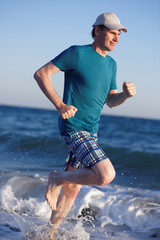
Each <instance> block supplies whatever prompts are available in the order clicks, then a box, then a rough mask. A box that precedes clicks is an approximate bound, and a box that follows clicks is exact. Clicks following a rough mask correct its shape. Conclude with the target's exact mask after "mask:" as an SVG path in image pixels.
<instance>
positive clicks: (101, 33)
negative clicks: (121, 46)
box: [96, 27, 121, 51]
mask: <svg viewBox="0 0 160 240" xmlns="http://www.w3.org/2000/svg"><path fill="white" fill-rule="evenodd" d="M120 34H121V31H120V30H110V29H108V28H104V29H103V30H101V29H99V27H97V29H96V40H97V41H98V44H99V46H100V48H101V50H103V51H113V50H114V48H115V46H116V44H117V43H118V41H119V35H120Z"/></svg>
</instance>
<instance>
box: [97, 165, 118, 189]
mask: <svg viewBox="0 0 160 240" xmlns="http://www.w3.org/2000/svg"><path fill="white" fill-rule="evenodd" d="M115 176H116V172H115V170H114V168H113V169H111V170H109V171H107V172H106V174H103V175H101V174H100V175H99V176H98V177H97V182H98V184H97V185H99V186H104V185H107V184H109V183H110V182H112V181H113V180H114V178H115Z"/></svg>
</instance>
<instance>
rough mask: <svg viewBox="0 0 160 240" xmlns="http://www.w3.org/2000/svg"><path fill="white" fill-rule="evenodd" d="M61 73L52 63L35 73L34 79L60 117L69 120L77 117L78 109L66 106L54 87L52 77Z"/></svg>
mask: <svg viewBox="0 0 160 240" xmlns="http://www.w3.org/2000/svg"><path fill="white" fill-rule="evenodd" d="M59 71H60V69H59V68H57V67H56V66H55V65H54V64H53V63H52V62H49V63H47V64H46V65H44V66H43V67H41V68H40V69H38V70H37V71H36V72H35V74H34V78H35V80H36V81H37V83H38V85H39V87H40V89H41V90H42V92H43V93H44V94H45V95H46V97H47V98H48V99H49V100H50V101H51V102H52V103H53V105H54V106H55V107H56V109H57V111H58V113H59V115H60V116H61V117H62V118H63V119H68V118H70V117H73V116H74V115H75V113H76V112H77V108H75V107H74V106H72V105H67V104H65V103H64V102H63V101H62V100H61V98H60V97H59V96H58V94H57V93H56V91H55V89H54V87H53V84H52V81H51V76H52V75H53V74H55V73H56V72H59Z"/></svg>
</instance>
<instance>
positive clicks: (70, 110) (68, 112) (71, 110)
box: [58, 104, 78, 119]
mask: <svg viewBox="0 0 160 240" xmlns="http://www.w3.org/2000/svg"><path fill="white" fill-rule="evenodd" d="M77 111H78V109H77V108H76V107H74V106H72V105H67V104H62V105H61V107H60V108H59V109H58V113H59V115H60V116H61V117H62V118H63V119H68V118H71V117H74V115H75V114H76V112H77Z"/></svg>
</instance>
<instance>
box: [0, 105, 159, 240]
mask: <svg viewBox="0 0 160 240" xmlns="http://www.w3.org/2000/svg"><path fill="white" fill-rule="evenodd" d="M57 119H58V114H57V112H56V111H51V110H40V109H31V108H19V107H10V106H0V239H3V240H8V239H12V240H14V239H15V240H20V239H23V240H25V239H37V240H40V239H42V240H45V239H49V237H48V235H49V225H48V222H49V218H50V215H51V210H50V208H49V206H48V204H47V203H46V201H45V197H44V195H45V188H46V184H47V177H48V174H49V172H50V171H51V170H57V171H63V165H64V162H65V159H66V157H67V154H68V149H67V147H66V146H65V145H64V143H63V142H62V141H61V137H60V135H59V132H58V126H57V125H58V124H57ZM98 136H99V144H100V145H101V146H102V148H103V149H104V151H105V152H106V153H107V155H108V156H109V158H110V160H111V161H112V163H113V165H114V167H115V169H116V178H115V180H114V181H113V182H112V183H111V184H109V185H107V186H103V187H98V186H84V187H83V188H82V190H81V191H80V193H79V195H78V197H77V199H76V201H75V203H74V205H73V207H72V209H71V211H70V212H69V214H68V215H67V217H66V219H65V220H64V221H63V223H62V224H61V226H60V228H59V230H58V234H57V239H59V240H60V239H63V240H69V239H77V240H88V239H96V240H98V239H109V240H112V239H113V240H120V239H121V240H125V239H144V240H146V239H148V238H152V237H154V239H160V121H158V120H149V119H136V118H126V117H115V116H106V115H102V116H101V120H100V124H99V133H98Z"/></svg>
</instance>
